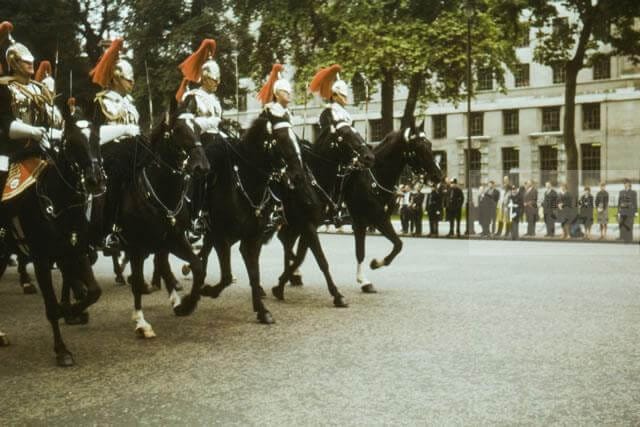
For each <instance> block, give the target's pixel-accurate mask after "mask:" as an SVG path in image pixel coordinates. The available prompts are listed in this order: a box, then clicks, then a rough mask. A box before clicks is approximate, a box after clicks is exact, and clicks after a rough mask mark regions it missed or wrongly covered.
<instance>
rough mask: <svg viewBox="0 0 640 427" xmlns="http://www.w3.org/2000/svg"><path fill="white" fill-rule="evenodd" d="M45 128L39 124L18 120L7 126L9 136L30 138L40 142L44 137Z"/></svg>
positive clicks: (12, 137)
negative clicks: (34, 124)
mask: <svg viewBox="0 0 640 427" xmlns="http://www.w3.org/2000/svg"><path fill="white" fill-rule="evenodd" d="M46 133H47V130H46V129H45V128H43V127H41V126H31V125H28V124H26V123H24V122H21V121H20V120H14V121H13V122H11V125H10V126H9V138H11V139H24V138H31V139H33V140H35V141H38V142H40V141H41V140H42V138H44V137H45V135H46Z"/></svg>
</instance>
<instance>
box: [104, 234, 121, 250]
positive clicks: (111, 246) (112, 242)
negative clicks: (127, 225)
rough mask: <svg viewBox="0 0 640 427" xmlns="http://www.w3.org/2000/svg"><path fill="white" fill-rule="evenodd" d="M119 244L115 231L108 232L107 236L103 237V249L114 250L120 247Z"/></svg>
mask: <svg viewBox="0 0 640 427" xmlns="http://www.w3.org/2000/svg"><path fill="white" fill-rule="evenodd" d="M120 245H121V241H120V237H118V234H117V232H112V233H109V234H107V237H105V238H104V249H107V250H111V251H116V250H119V249H120Z"/></svg>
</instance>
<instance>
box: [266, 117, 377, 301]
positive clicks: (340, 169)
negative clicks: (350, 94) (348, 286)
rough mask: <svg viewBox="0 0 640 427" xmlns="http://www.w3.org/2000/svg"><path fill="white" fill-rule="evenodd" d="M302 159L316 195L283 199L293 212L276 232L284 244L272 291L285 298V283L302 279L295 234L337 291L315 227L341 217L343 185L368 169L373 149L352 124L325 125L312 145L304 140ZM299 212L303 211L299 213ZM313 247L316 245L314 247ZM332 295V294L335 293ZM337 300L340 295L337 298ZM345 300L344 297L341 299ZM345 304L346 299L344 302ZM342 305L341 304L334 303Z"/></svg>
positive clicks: (286, 208) (276, 295) (372, 160)
mask: <svg viewBox="0 0 640 427" xmlns="http://www.w3.org/2000/svg"><path fill="white" fill-rule="evenodd" d="M302 153H303V156H302V158H303V160H304V162H305V164H306V165H308V171H309V174H307V176H308V177H309V178H310V179H311V186H312V187H313V189H314V193H315V197H314V198H313V204H311V205H309V206H306V207H305V206H300V203H299V202H297V200H300V199H299V198H295V197H293V198H290V199H291V200H288V199H285V212H287V211H290V212H295V213H296V214H295V215H289V217H290V220H289V221H288V222H287V224H285V226H283V227H282V228H281V229H280V231H279V232H278V238H279V239H280V241H281V242H282V245H283V248H284V267H285V268H284V272H283V273H282V275H280V277H279V280H278V285H277V286H275V287H274V288H273V289H272V293H273V295H274V296H275V297H276V298H278V299H280V300H282V299H284V285H285V284H286V283H287V281H289V280H291V281H292V283H296V282H298V281H300V283H301V279H300V276H299V273H297V266H293V264H294V258H295V254H294V252H293V247H294V245H295V242H296V240H297V239H298V237H301V239H300V241H301V242H303V243H301V245H302V246H304V247H305V248H307V247H309V242H312V245H311V248H312V251H313V253H314V255H315V257H316V261H317V262H318V266H319V267H320V269H321V270H322V272H323V273H324V275H325V279H326V280H327V285H328V287H329V292H330V293H331V294H332V295H334V292H336V289H335V285H334V284H333V281H332V278H331V275H330V274H329V271H328V266H327V265H326V260H325V258H324V255H323V253H322V250H321V248H320V245H319V241H318V238H317V233H316V230H317V228H318V227H319V226H320V225H321V224H322V223H323V222H324V221H327V220H329V221H331V220H333V221H334V222H339V221H341V218H340V217H341V215H342V213H343V212H342V210H341V205H342V203H343V201H344V199H343V198H344V194H345V193H344V190H345V185H347V184H348V182H349V180H350V175H351V174H352V173H355V172H356V171H357V170H362V169H367V168H370V167H372V166H373V164H374V161H375V158H374V155H373V152H372V151H371V149H370V148H369V146H368V145H366V144H365V142H364V140H363V139H362V137H361V136H360V134H359V133H357V132H355V131H354V130H353V128H352V127H351V126H345V125H343V126H339V128H337V129H335V128H327V129H325V130H324V131H323V132H322V134H321V135H320V136H319V138H318V140H317V141H316V142H315V144H313V145H308V144H303V150H302ZM299 212H303V214H302V215H300V214H299ZM314 247H315V249H314ZM334 298H335V296H334ZM337 300H338V301H337V302H338V303H339V302H340V301H339V300H340V298H337ZM342 302H343V303H344V300H342ZM344 304H346V303H344ZM336 305H337V306H341V304H336Z"/></svg>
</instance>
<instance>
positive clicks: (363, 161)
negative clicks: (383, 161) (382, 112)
mask: <svg viewBox="0 0 640 427" xmlns="http://www.w3.org/2000/svg"><path fill="white" fill-rule="evenodd" d="M326 135H327V136H326V137H325V138H321V139H324V141H318V143H327V142H328V143H329V147H331V148H333V149H335V150H337V151H338V157H339V160H338V161H339V162H340V163H342V164H351V165H353V166H355V167H357V168H364V169H367V168H370V167H373V164H374V163H375V160H376V159H375V156H374V154H373V151H372V150H371V147H369V146H368V145H367V144H366V143H365V141H364V139H363V138H362V136H361V135H360V134H359V133H358V132H356V130H355V129H354V128H353V127H351V126H349V125H348V124H347V123H340V124H338V126H336V128H335V131H334V130H333V129H332V131H331V132H329V133H327V134H326Z"/></svg>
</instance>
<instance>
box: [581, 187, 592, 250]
mask: <svg viewBox="0 0 640 427" xmlns="http://www.w3.org/2000/svg"><path fill="white" fill-rule="evenodd" d="M578 207H579V218H580V224H582V225H583V226H584V238H585V239H586V240H591V226H592V225H593V196H592V195H591V188H590V187H589V186H588V185H585V186H584V194H582V196H581V197H580V200H578Z"/></svg>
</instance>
